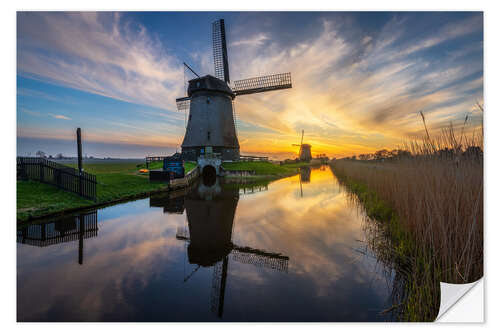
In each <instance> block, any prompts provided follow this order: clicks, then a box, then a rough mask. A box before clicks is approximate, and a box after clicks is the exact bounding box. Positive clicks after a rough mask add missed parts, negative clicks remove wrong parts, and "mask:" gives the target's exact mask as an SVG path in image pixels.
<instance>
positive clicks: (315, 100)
mask: <svg viewBox="0 0 500 333" xmlns="http://www.w3.org/2000/svg"><path fill="white" fill-rule="evenodd" d="M404 23H405V20H396V19H393V20H390V21H389V22H387V23H386V24H385V26H384V27H382V29H381V31H380V33H378V34H374V35H373V37H372V36H369V37H368V36H366V35H364V36H361V37H360V38H359V39H358V40H356V39H347V38H346V36H345V35H343V34H342V33H341V31H340V29H339V27H338V25H336V23H335V22H333V21H328V20H325V21H323V25H322V31H319V32H318V33H317V34H312V35H311V36H310V37H309V38H308V39H306V40H302V41H300V42H299V41H298V42H296V43H294V44H291V45H289V46H288V47H283V45H280V47H278V46H277V45H276V43H273V42H271V43H269V45H268V44H266V45H265V46H262V47H255V46H253V45H252V46H249V45H245V44H241V45H239V46H238V47H234V48H233V49H232V54H231V55H232V59H231V60H232V61H233V64H232V65H233V70H232V73H237V72H238V70H239V72H241V73H242V75H244V76H249V77H251V76H257V75H265V74H271V73H277V72H288V71H290V72H291V73H292V81H293V88H292V89H290V90H282V91H276V92H272V93H266V94H256V95H250V96H242V97H238V98H237V103H236V105H237V108H236V112H237V115H238V118H239V119H240V121H242V122H246V123H249V124H253V125H256V126H261V127H265V128H268V129H270V130H273V131H275V133H274V134H270V135H263V134H261V133H255V132H252V131H251V130H249V131H240V139H244V140H246V143H247V146H246V147H245V148H246V149H247V151H249V152H257V151H258V150H259V149H262V148H260V147H262V146H266V147H272V148H268V149H269V150H271V153H272V154H279V153H280V152H283V151H288V152H290V153H292V152H291V150H292V149H291V147H288V146H289V144H290V143H292V142H295V141H297V137H298V133H299V132H300V130H301V129H305V132H306V136H305V141H306V142H308V143H312V145H313V153H314V152H327V153H330V154H331V153H334V154H349V153H350V152H351V153H360V152H366V151H372V150H375V149H379V148H380V147H384V146H395V145H397V144H399V143H401V141H402V140H404V139H405V138H406V137H407V136H409V135H415V133H422V131H423V128H422V126H421V123H420V120H419V118H418V111H420V110H426V112H428V113H430V114H431V116H430V117H429V119H432V118H433V116H432V113H437V112H444V113H445V114H446V119H448V121H447V123H446V124H445V123H443V122H442V121H439V122H438V126H436V127H435V130H436V131H440V130H441V128H442V127H443V126H447V125H449V121H450V120H455V121H463V118H464V117H465V114H464V112H466V110H468V109H470V107H471V106H472V105H474V104H475V100H476V99H478V98H479V99H482V87H483V79H482V71H483V68H482V59H481V58H480V57H475V58H474V57H473V58H468V59H466V60H465V61H461V62H458V61H456V59H450V60H448V59H446V58H439V59H437V60H435V59H432V58H427V57H425V56H421V57H417V58H416V57H414V56H410V54H414V53H416V52H418V51H423V50H425V49H428V48H430V47H432V46H436V45H438V44H440V43H444V42H446V41H449V40H453V39H456V38H458V37H460V36H465V35H467V34H470V33H472V32H474V31H476V32H477V31H481V30H482V19H481V17H480V16H477V17H473V18H472V19H467V20H465V21H463V22H462V21H460V22H455V23H453V24H446V25H444V27H443V28H441V29H439V31H438V33H436V34H434V36H433V35H432V34H429V35H424V36H421V35H419V36H418V37H411V38H410V37H409V36H408V35H407V33H406V29H405V25H404ZM462 25H466V26H465V27H462ZM274 39H275V37H273V36H272V34H271V36H270V40H274ZM400 40H403V41H404V43H405V44H406V45H413V47H410V48H406V49H404V50H402V49H401V48H402V46H401V42H398V41H400ZM389 59H390V61H389ZM234 68H236V69H234ZM233 76H234V75H233ZM441 117H442V115H441ZM443 119H444V118H443ZM436 121H437V119H436ZM332 125H334V126H332ZM477 125H478V124H477V123H476V124H472V126H477ZM276 133H278V134H276ZM276 139H278V141H279V142H282V143H281V144H276V143H273V141H274V142H275V141H276ZM285 142H286V143H285ZM250 147H251V148H250ZM242 149H243V148H242Z"/></svg>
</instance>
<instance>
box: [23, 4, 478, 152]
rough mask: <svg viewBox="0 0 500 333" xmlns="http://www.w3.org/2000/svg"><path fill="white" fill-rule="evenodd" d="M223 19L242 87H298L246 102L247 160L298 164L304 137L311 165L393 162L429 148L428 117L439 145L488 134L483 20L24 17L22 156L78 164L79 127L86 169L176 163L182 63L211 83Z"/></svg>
mask: <svg viewBox="0 0 500 333" xmlns="http://www.w3.org/2000/svg"><path fill="white" fill-rule="evenodd" d="M218 18H224V19H225V21H226V25H227V27H228V53H229V59H230V62H229V65H230V73H231V79H232V81H234V80H237V79H244V78H248V77H254V76H260V75H267V74H272V73H282V72H291V73H292V80H293V88H292V89H287V90H282V91H275V92H270V93H266V94H255V95H249V96H241V97H238V99H237V100H236V103H235V107H236V115H237V131H238V137H239V141H240V146H241V152H242V154H254V155H267V156H271V157H274V158H289V157H295V156H296V154H297V147H294V146H292V144H296V143H299V142H300V132H301V130H302V129H303V130H304V131H305V136H304V142H305V143H309V144H311V145H312V154H313V156H314V155H316V154H320V153H325V154H327V155H328V156H330V157H342V156H350V155H354V154H356V155H358V154H362V153H371V152H374V151H375V150H379V149H383V148H387V149H392V148H395V147H396V146H397V145H399V144H401V143H402V142H403V141H404V140H407V139H408V138H416V137H421V136H422V134H423V133H424V129H423V126H422V121H421V118H420V116H419V111H421V110H422V111H423V112H424V113H425V115H426V120H427V124H428V126H429V129H430V131H431V134H434V133H439V132H440V131H441V129H442V128H443V127H445V126H449V125H450V123H452V124H453V125H456V126H457V127H458V126H462V124H463V122H464V119H465V117H466V115H468V117H469V122H468V124H467V128H466V129H465V131H470V132H472V131H474V130H477V128H479V127H480V125H481V121H482V118H481V117H482V115H481V112H480V111H479V110H477V108H476V103H478V102H479V103H482V101H483V15H482V13H480V12H477V13H459V12H422V13H409V12H407V13H397V12H391V13H385V12H377V13H368V12H365V13H349V12H339V13H328V12H313V13H299V12H289V13H280V12H273V13H255V12H243V13H240V12H231V13H210V12H186V13H183V12H171V13H162V12H156V13H131V12H130V13H109V12H107V13H64V12H57V13H36V12H20V13H18V15H17V61H18V64H17V136H18V154H19V155H26V154H27V153H28V152H31V154H34V152H35V151H36V150H38V149H42V150H44V151H46V152H47V153H48V154H56V153H58V152H60V151H63V150H67V151H68V154H72V155H74V154H75V153H74V152H73V150H72V149H73V148H72V147H73V140H74V130H75V129H76V127H81V128H82V130H83V133H84V140H85V145H84V149H85V153H87V154H88V155H93V156H98V157H105V156H115V157H144V155H146V154H149V153H158V152H165V153H171V152H175V150H176V149H177V150H180V144H181V142H182V139H183V136H184V131H185V117H186V115H185V114H184V113H183V112H178V111H176V108H175V98H177V97H182V96H185V80H187V79H190V78H191V77H189V75H187V73H185V72H184V68H183V65H182V62H183V61H185V62H187V63H189V64H190V65H191V66H192V67H193V68H194V69H195V70H196V71H197V72H198V73H200V75H201V74H213V70H214V69H213V64H212V49H211V48H212V44H211V31H210V23H211V22H212V21H214V20H216V19H218ZM57 142H59V143H60V144H59V145H55V143H57ZM55 146H57V148H53V147H55ZM64 152H65V151H63V153H64Z"/></svg>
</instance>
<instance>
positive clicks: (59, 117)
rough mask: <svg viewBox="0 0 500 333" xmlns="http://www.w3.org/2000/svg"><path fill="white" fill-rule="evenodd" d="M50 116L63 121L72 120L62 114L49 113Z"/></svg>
mask: <svg viewBox="0 0 500 333" xmlns="http://www.w3.org/2000/svg"><path fill="white" fill-rule="evenodd" d="M49 115H50V116H51V117H52V118H55V119H63V120H71V118H69V117H66V116H64V115H62V114H53V113H49Z"/></svg>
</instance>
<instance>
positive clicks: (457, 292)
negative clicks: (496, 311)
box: [436, 278, 483, 322]
mask: <svg viewBox="0 0 500 333" xmlns="http://www.w3.org/2000/svg"><path fill="white" fill-rule="evenodd" d="M478 284H480V287H481V290H480V294H478V295H475V298H474V301H473V303H474V304H465V308H464V304H460V306H461V308H460V309H459V311H458V312H459V313H468V312H469V313H470V311H471V310H475V312H476V313H475V314H476V316H472V317H470V316H469V318H465V317H461V316H449V315H448V312H449V310H450V309H452V308H455V304H457V305H458V304H459V303H461V302H460V301H461V299H462V297H464V296H465V295H466V294H467V293H469V291H470V290H471V289H472V288H474V287H475V286H476V285H478ZM440 287H441V302H440V305H439V313H438V315H437V317H436V321H438V322H469V321H471V322H482V321H483V306H482V302H483V278H481V279H479V280H477V281H475V282H472V283H465V284H453V283H445V282H440ZM477 302H479V304H476V303H477ZM477 305H481V306H480V308H478V307H477ZM478 311H479V312H478ZM450 312H451V311H450ZM458 312H457V315H458V314H459V313H458ZM445 314H446V316H444V315H445ZM445 317H446V318H445ZM478 318H480V319H478ZM469 319H470V320H469Z"/></svg>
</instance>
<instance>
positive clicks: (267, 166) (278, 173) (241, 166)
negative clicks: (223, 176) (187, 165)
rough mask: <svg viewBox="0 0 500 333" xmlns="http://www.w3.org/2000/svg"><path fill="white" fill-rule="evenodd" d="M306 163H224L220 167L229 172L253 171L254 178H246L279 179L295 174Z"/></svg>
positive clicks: (306, 164)
mask: <svg viewBox="0 0 500 333" xmlns="http://www.w3.org/2000/svg"><path fill="white" fill-rule="evenodd" d="M308 165H309V163H307V162H300V163H290V164H283V165H279V164H274V163H271V162H265V161H255V162H224V163H222V167H223V168H224V169H226V170H230V171H255V176H251V177H246V178H269V179H274V178H281V177H287V176H291V175H294V174H296V173H297V172H299V168H300V167H304V166H308Z"/></svg>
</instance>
